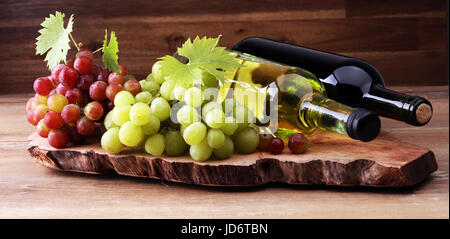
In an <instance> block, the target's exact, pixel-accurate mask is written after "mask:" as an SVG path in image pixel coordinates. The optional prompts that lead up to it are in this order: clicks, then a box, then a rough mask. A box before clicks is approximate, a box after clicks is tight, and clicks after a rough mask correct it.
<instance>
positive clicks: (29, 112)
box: [27, 110, 38, 126]
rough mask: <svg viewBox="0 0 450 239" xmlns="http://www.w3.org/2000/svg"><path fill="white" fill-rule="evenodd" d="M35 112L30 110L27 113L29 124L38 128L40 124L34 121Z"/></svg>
mask: <svg viewBox="0 0 450 239" xmlns="http://www.w3.org/2000/svg"><path fill="white" fill-rule="evenodd" d="M33 112H34V110H30V111H28V112H27V121H28V123H30V124H31V125H34V126H36V125H37V124H38V122H36V121H35V120H34V117H33Z"/></svg>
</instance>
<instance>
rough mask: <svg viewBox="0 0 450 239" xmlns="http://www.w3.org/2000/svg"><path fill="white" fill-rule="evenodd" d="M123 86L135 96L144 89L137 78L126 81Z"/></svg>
mask: <svg viewBox="0 0 450 239" xmlns="http://www.w3.org/2000/svg"><path fill="white" fill-rule="evenodd" d="M123 88H124V89H125V90H127V91H129V92H130V93H131V94H132V95H133V96H136V95H137V94H138V93H139V92H141V91H142V89H141V84H139V82H138V81H137V80H129V81H127V82H125V84H124V85H123Z"/></svg>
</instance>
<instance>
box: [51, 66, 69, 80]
mask: <svg viewBox="0 0 450 239" xmlns="http://www.w3.org/2000/svg"><path fill="white" fill-rule="evenodd" d="M66 67H67V66H66V65H64V64H59V65H57V66H55V67H53V69H52V75H51V78H52V80H53V81H55V82H59V73H61V70H62V69H64V68H66Z"/></svg>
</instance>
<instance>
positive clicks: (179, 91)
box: [171, 85, 186, 101]
mask: <svg viewBox="0 0 450 239" xmlns="http://www.w3.org/2000/svg"><path fill="white" fill-rule="evenodd" d="M185 92H186V88H184V87H183V86H182V85H176V86H175V87H174V88H173V91H172V97H171V98H173V99H176V100H178V101H182V100H183V98H184V93H185Z"/></svg>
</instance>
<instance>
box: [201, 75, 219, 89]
mask: <svg viewBox="0 0 450 239" xmlns="http://www.w3.org/2000/svg"><path fill="white" fill-rule="evenodd" d="M202 81H203V84H204V85H205V86H206V87H207V88H216V87H217V86H218V85H219V81H218V80H217V79H216V77H214V76H213V75H211V74H209V73H208V72H207V71H203V73H202Z"/></svg>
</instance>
